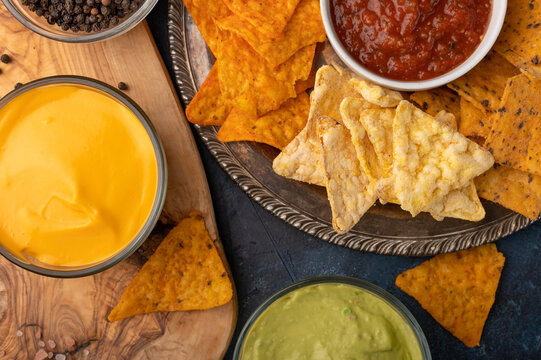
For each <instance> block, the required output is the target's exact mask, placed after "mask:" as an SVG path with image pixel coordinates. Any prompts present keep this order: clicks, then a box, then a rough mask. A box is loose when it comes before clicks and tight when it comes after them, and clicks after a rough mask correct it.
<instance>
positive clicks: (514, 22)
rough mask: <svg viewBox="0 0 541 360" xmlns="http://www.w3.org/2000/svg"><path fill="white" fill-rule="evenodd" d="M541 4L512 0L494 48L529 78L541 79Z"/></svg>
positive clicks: (527, 0) (529, 0)
mask: <svg viewBox="0 0 541 360" xmlns="http://www.w3.org/2000/svg"><path fill="white" fill-rule="evenodd" d="M540 19H541V7H540V6H539V3H534V0H508V2H507V13H506V15H505V22H504V24H503V28H502V31H501V32H500V36H499V37H498V40H497V41H496V44H494V49H495V50H496V51H497V52H499V53H500V54H501V55H503V56H504V57H505V58H506V59H507V60H508V61H510V62H511V63H512V64H513V65H515V66H516V67H518V68H520V69H521V70H522V71H523V72H524V73H525V74H526V75H527V76H528V77H530V78H532V79H541V64H540V58H541V42H540V41H539V39H541V28H540V25H539V23H540V22H541V20H540Z"/></svg>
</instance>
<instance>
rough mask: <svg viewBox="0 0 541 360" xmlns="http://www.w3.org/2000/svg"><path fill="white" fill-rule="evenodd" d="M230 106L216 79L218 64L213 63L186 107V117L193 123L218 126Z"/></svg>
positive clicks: (225, 116) (229, 109)
mask: <svg viewBox="0 0 541 360" xmlns="http://www.w3.org/2000/svg"><path fill="white" fill-rule="evenodd" d="M231 106H232V105H231V102H230V101H229V100H227V99H226V98H225V97H223V96H222V92H221V91H220V83H219V80H218V65H216V64H214V66H213V67H212V69H211V70H210V72H209V74H208V75H207V78H206V79H205V81H204V82H203V84H202V85H201V87H200V88H199V91H198V92H197V94H195V96H194V98H193V99H192V101H191V102H190V105H188V107H187V108H186V118H187V119H188V121H189V122H191V123H193V124H198V125H202V126H220V125H222V124H223V122H224V121H225V119H226V118H227V115H228V114H229V112H230V111H231Z"/></svg>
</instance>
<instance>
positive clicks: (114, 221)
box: [0, 76, 167, 278]
mask: <svg viewBox="0 0 541 360" xmlns="http://www.w3.org/2000/svg"><path fill="white" fill-rule="evenodd" d="M166 187H167V166H166V161H165V154H164V150H163V147H162V144H161V142H160V139H159V137H158V134H157V133H156V130H155V129H154V127H153V125H152V123H151V121H150V120H149V119H148V117H147V116H146V115H145V113H144V112H143V110H142V109H141V108H140V107H139V106H138V105H137V104H136V103H135V102H134V101H132V100H131V99H130V98H129V97H128V96H126V95H125V94H124V93H122V92H120V91H119V90H117V89H115V88H113V87H111V86H109V85H107V84H105V83H103V82H100V81H96V80H93V79H89V78H85V77H78V76H54V77H48V78H43V79H40V80H36V81H33V82H30V83H27V84H26V85H24V86H22V87H20V88H19V89H16V90H14V91H12V92H10V93H9V94H7V95H6V96H5V97H4V98H2V99H1V100H0V193H2V201H1V202H0V253H1V254H2V255H3V256H4V257H6V258H7V259H8V260H9V261H11V262H13V263H14V264H16V265H18V266H20V267H22V268H24V269H26V270H29V271H32V272H35V273H38V274H41V275H46V276H53V277H62V278H68V277H81V276H87V275H91V274H95V273H98V272H100V271H103V270H105V269H108V268H110V267H111V266H113V265H115V264H117V263H118V262H120V261H122V260H124V259H126V258H127V257H128V256H130V255H131V254H132V253H133V252H134V251H135V250H137V248H139V246H140V245H141V244H142V243H143V242H144V241H145V239H146V238H147V237H148V235H149V234H150V232H151V231H152V229H153V228H154V225H155V224H156V222H157V221H158V218H159V216H160V213H161V210H162V208H163V204H164V200H165V193H166Z"/></svg>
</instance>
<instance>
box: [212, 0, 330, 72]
mask: <svg viewBox="0 0 541 360" xmlns="http://www.w3.org/2000/svg"><path fill="white" fill-rule="evenodd" d="M218 26H219V27H220V28H221V29H225V30H228V31H231V32H234V33H236V34H238V35H239V36H240V37H242V38H243V39H244V40H246V41H247V42H248V43H249V44H250V46H251V47H252V48H253V49H254V50H255V51H256V52H257V53H258V54H259V55H260V56H261V57H263V58H264V59H265V60H267V62H268V63H269V65H270V66H271V67H276V66H278V65H280V64H282V63H283V62H285V61H286V60H287V59H289V58H290V57H291V56H292V55H293V54H295V53H296V52H297V51H298V50H299V49H301V48H303V47H305V46H308V45H312V44H314V43H316V42H321V41H325V28H324V27H323V21H321V12H320V10H319V0H302V1H301V2H300V3H299V5H298V6H297V8H296V9H295V12H294V13H293V16H292V17H291V20H290V21H289V23H288V24H287V25H286V27H285V29H284V32H283V33H282V34H281V35H280V36H279V37H277V38H274V39H272V38H271V39H269V38H268V37H266V36H265V34H264V33H261V31H260V29H258V28H256V27H255V26H254V25H252V24H251V23H250V22H249V21H247V20H244V19H243V18H242V17H240V16H238V15H231V16H229V17H227V18H224V19H222V20H220V21H218Z"/></svg>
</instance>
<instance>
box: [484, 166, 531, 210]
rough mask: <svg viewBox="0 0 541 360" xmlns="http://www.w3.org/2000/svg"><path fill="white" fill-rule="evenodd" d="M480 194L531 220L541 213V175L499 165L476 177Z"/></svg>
mask: <svg viewBox="0 0 541 360" xmlns="http://www.w3.org/2000/svg"><path fill="white" fill-rule="evenodd" d="M475 186H476V187H477V191H478V193H479V196H480V197H482V198H483V199H487V200H490V201H492V202H495V203H498V204H500V205H502V206H505V207H506V208H508V209H511V210H513V211H516V212H518V213H520V214H522V215H524V216H526V217H527V218H529V219H531V220H536V219H537V218H538V217H539V214H540V213H541V176H539V175H533V174H528V173H527V172H524V171H520V170H517V169H513V168H512V167H509V166H501V165H497V166H494V168H492V169H490V170H489V171H487V172H486V173H484V174H482V175H480V176H478V177H477V178H475Z"/></svg>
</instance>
